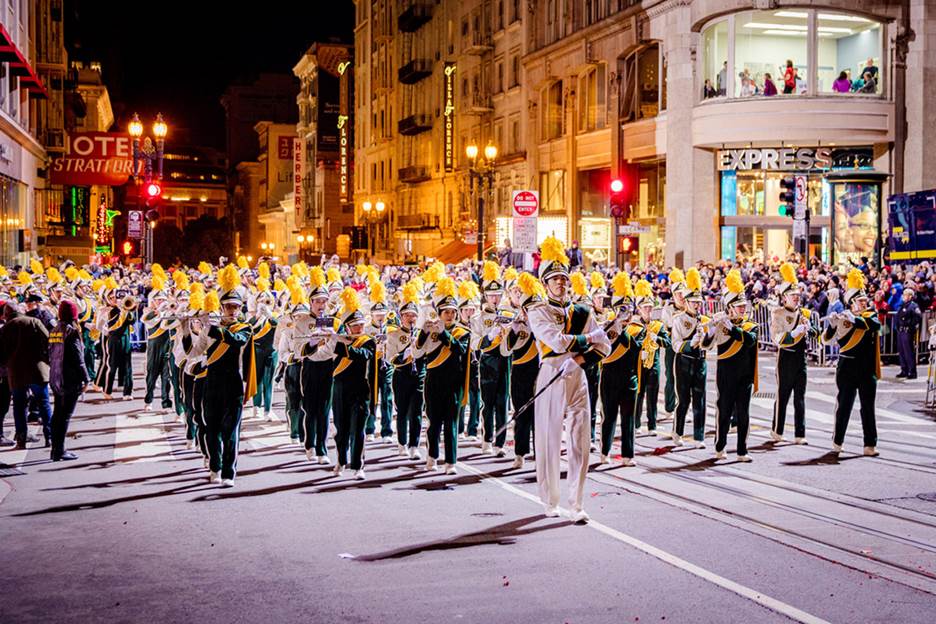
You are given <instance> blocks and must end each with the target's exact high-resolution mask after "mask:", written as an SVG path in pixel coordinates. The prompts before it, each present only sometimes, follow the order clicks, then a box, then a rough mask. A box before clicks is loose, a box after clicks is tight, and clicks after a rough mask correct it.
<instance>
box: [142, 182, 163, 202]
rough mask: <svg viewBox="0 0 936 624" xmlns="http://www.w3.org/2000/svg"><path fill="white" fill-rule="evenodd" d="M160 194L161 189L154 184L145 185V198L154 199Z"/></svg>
mask: <svg viewBox="0 0 936 624" xmlns="http://www.w3.org/2000/svg"><path fill="white" fill-rule="evenodd" d="M161 194H162V188H161V187H160V186H159V185H158V184H156V183H155V182H150V183H149V184H147V185H146V196H147V197H148V198H150V199H155V198H157V197H159V196H160V195H161Z"/></svg>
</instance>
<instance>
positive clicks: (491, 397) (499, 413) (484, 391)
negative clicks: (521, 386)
mask: <svg viewBox="0 0 936 624" xmlns="http://www.w3.org/2000/svg"><path fill="white" fill-rule="evenodd" d="M509 387H510V360H508V359H507V358H505V357H503V356H500V355H482V356H481V417H482V418H483V419H484V441H485V442H488V443H491V442H493V443H494V446H496V447H499V448H503V446H504V444H506V442H507V431H504V432H502V433H501V434H500V435H499V436H497V439H496V440H495V439H494V432H495V431H498V430H500V428H501V427H503V426H504V424H506V422H507V400H508V393H507V389H508V388H509Z"/></svg>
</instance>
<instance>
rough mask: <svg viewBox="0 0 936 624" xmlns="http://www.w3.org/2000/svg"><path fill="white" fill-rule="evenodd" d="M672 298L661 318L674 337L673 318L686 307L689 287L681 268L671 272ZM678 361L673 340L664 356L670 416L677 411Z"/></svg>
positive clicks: (665, 393)
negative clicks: (676, 368) (675, 366)
mask: <svg viewBox="0 0 936 624" xmlns="http://www.w3.org/2000/svg"><path fill="white" fill-rule="evenodd" d="M669 285H670V294H671V295H672V298H670V299H669V300H668V301H666V303H664V304H663V310H662V313H661V316H660V320H662V321H663V326H664V327H665V328H666V331H667V332H668V333H669V335H670V336H671V337H672V335H673V319H674V318H675V316H676V315H677V314H679V313H680V312H682V311H683V310H685V309H686V294H687V293H688V292H689V289H688V288H687V287H686V276H685V274H684V273H683V272H682V271H681V270H680V269H673V270H672V271H670V273H669ZM675 361H676V352H675V351H674V350H673V345H672V342H671V343H670V344H669V346H667V347H666V352H665V354H664V358H663V368H664V372H665V374H666V383H665V384H664V386H663V409H664V410H666V413H667V414H669V415H670V416H672V415H673V412H675V411H676V373H675V369H674V368H673V362H675Z"/></svg>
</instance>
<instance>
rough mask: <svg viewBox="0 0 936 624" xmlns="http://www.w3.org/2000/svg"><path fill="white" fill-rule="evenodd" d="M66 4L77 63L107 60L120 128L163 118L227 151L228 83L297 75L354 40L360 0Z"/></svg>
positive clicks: (94, 0)
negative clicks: (337, 44)
mask: <svg viewBox="0 0 936 624" xmlns="http://www.w3.org/2000/svg"><path fill="white" fill-rule="evenodd" d="M65 7H66V12H67V18H66V24H65V26H66V31H65V38H66V41H67V42H68V46H69V54H70V57H71V58H73V59H79V60H84V61H90V60H99V61H100V62H101V64H102V69H103V74H102V75H103V78H104V82H105V84H106V85H107V87H108V90H109V92H110V97H111V102H112V104H113V107H114V114H115V115H116V116H117V119H118V125H119V126H121V127H125V126H126V123H127V120H128V119H129V117H130V115H132V113H133V112H134V111H137V112H139V113H140V115H141V116H143V117H144V121H148V120H150V119H151V118H152V117H153V116H154V115H155V113H156V112H157V111H161V112H162V113H163V115H164V116H166V117H167V120H168V121H169V124H170V133H172V131H173V129H175V130H176V137H177V138H182V137H183V136H186V135H187V138H188V139H189V140H188V141H186V142H192V143H198V144H202V145H209V146H214V147H218V148H221V149H223V148H224V109H223V108H222V107H221V104H220V102H219V100H220V98H221V94H222V93H223V92H224V89H225V87H226V86H227V85H229V84H230V83H231V82H233V81H235V80H238V79H241V78H249V77H251V76H255V75H256V74H257V73H259V72H261V71H264V72H266V71H272V72H282V73H289V74H291V73H292V68H293V66H294V65H295V64H296V63H297V62H298V61H299V58H300V56H301V55H302V53H303V52H304V51H305V50H307V49H308V47H309V46H310V45H311V44H312V43H313V42H314V41H324V40H329V39H330V38H338V39H340V40H342V41H346V42H348V43H353V39H354V4H353V2H352V1H351V0H304V1H298V2H296V1H288V0H271V1H266V2H263V1H261V2H249V3H240V2H229V1H224V2H222V1H212V0H162V1H161V2H115V1H113V0H69V1H67V2H66V3H65ZM180 130H182V132H179V131H180ZM170 136H171V134H170Z"/></svg>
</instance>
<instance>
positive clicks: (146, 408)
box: [143, 403, 153, 412]
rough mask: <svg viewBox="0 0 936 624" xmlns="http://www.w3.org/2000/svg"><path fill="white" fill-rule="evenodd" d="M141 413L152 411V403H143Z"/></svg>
mask: <svg viewBox="0 0 936 624" xmlns="http://www.w3.org/2000/svg"><path fill="white" fill-rule="evenodd" d="M143 411H144V412H152V411H153V404H152V403H144V404H143Z"/></svg>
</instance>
